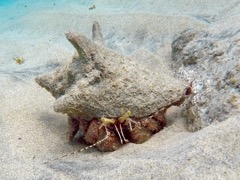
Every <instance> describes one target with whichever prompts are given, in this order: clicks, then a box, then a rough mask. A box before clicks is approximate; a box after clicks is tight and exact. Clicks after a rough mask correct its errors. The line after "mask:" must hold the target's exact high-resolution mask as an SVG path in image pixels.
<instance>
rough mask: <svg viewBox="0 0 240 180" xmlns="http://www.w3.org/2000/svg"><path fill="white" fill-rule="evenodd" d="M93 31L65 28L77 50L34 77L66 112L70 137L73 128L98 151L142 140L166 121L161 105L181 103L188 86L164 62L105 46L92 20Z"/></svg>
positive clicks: (187, 93) (58, 108) (97, 27)
mask: <svg viewBox="0 0 240 180" xmlns="http://www.w3.org/2000/svg"><path fill="white" fill-rule="evenodd" d="M92 36H93V40H92V41H91V40H89V39H88V38H86V37H84V36H83V35H81V34H78V33H73V32H68V33H66V38H67V39H68V41H70V43H71V44H72V45H73V46H74V48H75V49H76V50H77V53H76V54H75V55H74V57H73V59H72V61H71V62H70V63H68V64H67V65H66V66H65V67H60V68H58V69H57V70H55V71H54V72H52V73H48V74H44V75H40V76H39V77H37V78H36V82H37V83H38V84H39V85H40V86H42V87H44V88H45V89H46V90H48V91H49V92H50V93H51V94H52V95H53V96H54V97H55V98H56V101H55V103H54V110H55V111H56V112H61V113H65V114H67V115H68V122H69V141H72V140H73V139H74V138H76V134H78V137H79V138H80V139H81V140H82V141H84V142H85V143H87V144H89V146H88V147H87V148H89V147H93V146H96V147H97V148H98V149H99V150H100V151H114V150H116V149H118V148H119V147H120V146H121V145H123V144H125V143H128V142H133V143H143V142H145V141H146V140H148V139H149V138H150V137H151V136H152V135H153V134H154V133H157V132H159V131H160V130H161V129H163V128H164V127H165V126H166V120H165V113H166V110H167V109H168V108H169V107H170V106H172V105H176V106H179V105H181V104H182V103H183V102H184V100H185V99H186V98H188V96H190V95H191V94H192V90H191V87H190V86H189V87H187V86H186V85H185V83H183V82H182V81H181V80H180V79H176V78H175V77H174V76H173V73H172V72H171V70H170V69H169V68H167V66H166V65H163V64H161V63H160V64H159V65H154V66H157V68H149V66H146V64H147V63H146V64H144V63H141V61H139V60H137V59H134V58H130V57H127V56H124V55H122V54H119V53H117V52H116V51H114V50H111V49H109V48H107V47H105V45H104V42H103V36H102V33H101V29H100V26H99V24H98V23H97V22H94V23H93V31H92ZM140 58H141V57H140ZM148 61H149V63H150V64H151V59H149V60H148ZM87 148H85V149H87Z"/></svg>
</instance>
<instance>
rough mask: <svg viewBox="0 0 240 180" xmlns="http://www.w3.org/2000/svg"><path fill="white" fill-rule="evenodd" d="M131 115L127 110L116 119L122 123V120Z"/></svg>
mask: <svg viewBox="0 0 240 180" xmlns="http://www.w3.org/2000/svg"><path fill="white" fill-rule="evenodd" d="M131 115H132V112H131V111H127V112H126V113H125V114H124V115H123V116H122V117H120V118H119V119H118V120H119V122H120V123H123V122H124V121H126V120H127V118H129V117H130V116H131Z"/></svg>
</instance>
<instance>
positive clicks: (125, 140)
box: [119, 124, 129, 143]
mask: <svg viewBox="0 0 240 180" xmlns="http://www.w3.org/2000/svg"><path fill="white" fill-rule="evenodd" d="M119 127H120V132H121V134H122V137H123V140H124V142H125V143H127V142H129V141H128V140H127V139H126V138H125V136H124V134H123V130H122V125H121V124H120V125H119Z"/></svg>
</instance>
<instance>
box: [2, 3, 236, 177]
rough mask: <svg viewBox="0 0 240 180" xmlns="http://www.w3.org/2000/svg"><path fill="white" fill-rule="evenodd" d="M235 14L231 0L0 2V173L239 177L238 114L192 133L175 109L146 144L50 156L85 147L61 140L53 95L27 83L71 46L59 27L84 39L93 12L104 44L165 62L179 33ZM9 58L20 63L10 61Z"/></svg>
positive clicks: (62, 127) (63, 124) (61, 121)
mask: <svg viewBox="0 0 240 180" xmlns="http://www.w3.org/2000/svg"><path fill="white" fill-rule="evenodd" d="M93 4H95V5H96V9H94V10H89V7H91V6H92V5H93ZM239 13H240V1H239V0H231V1H225V0H212V1H208V0H198V1H195V0H185V1H183V0H169V1H164V0H149V1H147V0H135V1H130V0H122V1H120V0H96V1H93V0H91V1H90V0H89V1H81V0H79V1H75V0H58V1H57V0H50V1H43V0H40V1H37V2H33V1H27V0H21V1H20V0H19V1H10V0H9V1H4V2H3V1H2V0H1V1H0V130H1V133H0V179H239V178H240V125H239V123H240V119H239V117H231V118H229V119H227V120H225V121H224V122H222V123H214V124H212V125H210V126H208V127H206V128H204V129H202V130H200V131H197V132H195V133H192V132H189V131H187V129H186V120H185V119H184V118H182V117H181V115H180V113H179V110H178V109H172V110H170V112H168V115H167V117H168V121H169V123H168V126H167V127H166V128H165V129H164V130H163V131H161V132H159V133H157V134H156V135H154V136H153V137H152V138H151V139H150V140H149V141H147V142H146V143H144V144H140V145H139V144H138V145H137V144H127V145H125V146H124V147H122V148H121V149H119V150H117V151H115V152H111V153H101V152H98V151H97V150H96V149H94V148H93V149H90V150H88V151H85V152H83V153H79V154H76V155H71V156H68V157H66V158H64V159H61V160H57V161H52V160H53V159H55V158H57V157H60V156H62V155H64V154H68V153H69V152H72V151H74V150H78V149H80V148H82V147H83V146H82V145H78V144H69V143H68V141H67V117H66V115H62V114H57V113H55V112H54V110H53V107H52V105H53V102H54V98H53V97H52V96H51V95H50V93H48V92H47V91H46V90H44V89H42V88H41V87H40V86H38V85H37V84H36V83H35V81H34V77H36V76H37V75H39V74H41V73H44V72H48V71H51V70H52V69H54V68H56V67H57V66H60V65H62V64H65V63H66V62H67V61H68V60H70V59H71V57H72V55H73V54H74V52H75V50H74V48H73V47H72V46H71V44H70V43H69V42H68V41H67V40H66V39H65V37H64V33H65V32H67V31H69V30H73V31H77V32H81V33H82V34H84V35H85V36H87V37H89V38H90V37H91V26H92V23H93V21H94V20H97V21H98V22H99V23H100V25H101V27H102V31H103V35H104V39H105V42H106V45H107V46H108V47H109V48H112V49H115V50H116V51H118V52H120V53H124V54H126V55H129V56H137V54H138V53H139V51H149V52H151V53H153V54H155V55H156V56H157V57H158V58H159V60H162V61H171V59H170V57H171V56H170V52H171V49H170V44H171V42H172V40H173V38H174V37H175V36H176V35H177V34H179V33H180V32H181V31H183V30H185V29H188V28H195V29H199V30H201V29H206V28H209V27H210V26H212V25H213V24H216V23H218V22H221V21H225V20H228V21H231V17H233V16H235V17H236V16H239ZM16 57H23V58H24V59H25V62H24V63H23V64H22V65H18V64H16V62H15V61H14V58H16ZM44 162H49V163H48V164H44Z"/></svg>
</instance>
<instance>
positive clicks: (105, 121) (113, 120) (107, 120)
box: [100, 117, 116, 125]
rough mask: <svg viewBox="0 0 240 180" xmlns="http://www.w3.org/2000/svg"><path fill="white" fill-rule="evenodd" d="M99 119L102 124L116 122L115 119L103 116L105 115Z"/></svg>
mask: <svg viewBox="0 0 240 180" xmlns="http://www.w3.org/2000/svg"><path fill="white" fill-rule="evenodd" d="M100 121H101V123H102V124H103V125H110V124H114V123H115V122H116V120H115V119H109V118H105V117H102V118H101V119H100Z"/></svg>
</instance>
